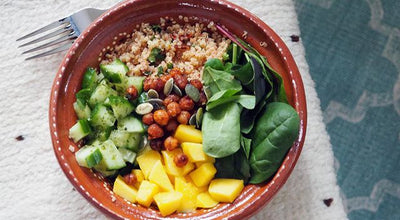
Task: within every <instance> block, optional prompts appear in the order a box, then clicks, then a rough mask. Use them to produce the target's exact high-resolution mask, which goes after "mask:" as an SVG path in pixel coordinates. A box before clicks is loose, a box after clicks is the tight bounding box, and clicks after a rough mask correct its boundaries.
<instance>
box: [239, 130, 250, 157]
mask: <svg viewBox="0 0 400 220" xmlns="http://www.w3.org/2000/svg"><path fill="white" fill-rule="evenodd" d="M240 146H242V149H243V151H244V154H245V155H246V159H249V157H250V150H251V139H250V138H246V137H244V136H243V135H242V136H241V138H240Z"/></svg>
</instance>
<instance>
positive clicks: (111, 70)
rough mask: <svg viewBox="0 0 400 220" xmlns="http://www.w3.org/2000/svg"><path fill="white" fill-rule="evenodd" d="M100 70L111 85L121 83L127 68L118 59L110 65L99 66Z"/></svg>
mask: <svg viewBox="0 0 400 220" xmlns="http://www.w3.org/2000/svg"><path fill="white" fill-rule="evenodd" d="M100 70H101V72H102V73H103V74H104V77H105V78H106V79H108V80H109V81H110V82H112V83H121V82H122V79H123V78H124V77H126V73H127V72H128V71H129V69H128V67H127V66H126V65H125V64H124V63H123V62H122V61H121V60H119V59H115V60H114V61H113V62H112V63H110V64H100Z"/></svg>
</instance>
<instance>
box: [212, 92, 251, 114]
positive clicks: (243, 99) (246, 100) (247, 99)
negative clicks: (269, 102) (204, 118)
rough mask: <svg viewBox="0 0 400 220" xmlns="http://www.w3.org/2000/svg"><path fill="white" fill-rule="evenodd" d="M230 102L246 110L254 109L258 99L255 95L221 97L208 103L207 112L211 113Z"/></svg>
mask: <svg viewBox="0 0 400 220" xmlns="http://www.w3.org/2000/svg"><path fill="white" fill-rule="evenodd" d="M213 97H214V96H213ZM210 100H211V99H210ZM229 102H236V103H238V104H240V105H241V106H242V107H244V108H246V109H253V108H254V107H255V105H256V98H255V97H254V96H253V95H234V96H227V97H221V98H219V99H217V100H215V101H208V103H207V106H206V110H207V111H209V110H211V109H213V108H215V107H217V106H220V105H222V104H225V103H229Z"/></svg>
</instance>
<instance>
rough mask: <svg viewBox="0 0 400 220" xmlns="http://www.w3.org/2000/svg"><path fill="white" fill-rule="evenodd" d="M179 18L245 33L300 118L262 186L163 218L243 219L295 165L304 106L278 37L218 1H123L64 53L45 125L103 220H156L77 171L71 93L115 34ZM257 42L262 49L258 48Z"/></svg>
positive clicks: (71, 174) (70, 172)
mask: <svg viewBox="0 0 400 220" xmlns="http://www.w3.org/2000/svg"><path fill="white" fill-rule="evenodd" d="M179 15H183V16H187V17H191V16H195V17H198V18H200V20H201V21H203V22H207V21H214V22H218V23H220V24H222V25H224V26H225V27H227V28H228V29H229V30H230V31H231V32H233V33H234V34H236V35H237V36H242V34H243V33H244V31H246V32H247V33H248V34H247V39H246V41H247V42H248V43H250V44H251V45H252V46H253V47H254V48H256V49H257V50H258V51H259V52H260V53H261V54H263V55H264V56H266V57H267V59H268V60H269V62H270V63H271V65H272V67H273V68H275V69H276V70H277V71H278V72H279V73H280V74H281V75H282V77H283V79H284V82H285V88H286V91H287V93H288V97H289V102H290V104H291V105H292V106H293V107H294V108H295V109H296V110H297V111H298V113H299V115H300V120H301V127H300V133H299V137H298V139H297V141H296V142H295V143H294V145H293V146H292V148H291V149H290V151H289V152H288V153H287V155H286V157H285V159H284V162H283V164H282V165H281V167H280V168H279V170H278V172H277V173H276V174H275V176H274V177H273V178H271V179H270V180H269V181H268V182H267V183H265V184H259V185H248V186H246V187H245V188H244V190H243V192H242V193H241V195H240V196H239V197H238V198H237V199H236V200H235V201H234V203H232V204H226V203H221V204H219V205H218V206H216V207H215V208H212V209H200V210H197V211H196V212H193V213H187V214H184V213H178V214H173V215H171V216H168V217H170V218H190V219H226V218H230V219H244V218H248V217H250V216H251V215H253V214H255V213H256V212H257V211H259V210H260V209H261V208H262V207H263V206H264V205H266V204H267V203H268V202H269V201H270V200H271V198H272V197H273V196H274V195H275V194H276V193H277V192H278V190H279V189H280V188H281V187H282V185H283V184H284V183H285V182H286V180H287V178H288V177H289V175H290V173H291V171H292V170H293V168H294V166H295V164H296V161H297V159H298V157H299V155H300V152H301V149H302V146H303V143H304V138H305V131H306V122H307V115H306V112H307V111H306V100H305V94H304V88H303V83H302V80H301V77H300V74H299V71H298V69H297V66H296V64H295V62H294V60H293V57H292V55H291V54H290V52H289V50H288V48H287V47H286V46H285V44H284V43H283V42H282V40H281V39H280V38H279V37H278V35H277V34H276V33H275V32H274V31H273V30H271V28H270V27H268V26H267V25H266V24H265V23H263V22H262V21H261V20H260V19H259V18H257V17H256V16H254V15H253V14H251V13H250V12H248V11H246V10H244V9H243V8H240V7H239V6H237V5H234V4H232V3H229V2H227V1H224V0H203V1H196V0H163V1H150V0H136V1H135V0H129V1H125V2H122V3H120V4H118V5H116V6H115V7H113V8H111V9H110V10H108V11H107V12H105V13H104V14H103V15H102V16H100V17H99V18H98V19H97V20H96V21H94V22H93V23H92V24H91V25H90V26H89V28H87V29H86V30H85V31H84V32H83V33H82V34H81V35H80V37H79V38H78V39H77V40H76V41H75V43H74V44H73V46H72V47H71V49H70V50H69V51H68V53H67V55H66V56H65V58H64V60H63V61H62V63H61V65H60V68H59V70H58V72H57V75H56V78H55V80H54V83H53V87H52V91H51V98H50V109H49V122H50V131H51V137H52V142H53V147H54V151H55V155H56V157H57V159H58V162H59V163H60V166H61V168H62V170H63V171H64V173H65V175H66V176H67V177H68V179H69V180H70V181H71V183H72V184H73V185H74V187H75V188H76V189H77V190H78V191H79V192H80V193H81V194H82V195H83V196H84V197H85V198H86V199H87V200H88V201H89V202H90V203H92V204H93V205H94V206H95V207H96V208H98V209H99V210H101V211H102V212H103V213H104V214H106V215H108V216H111V217H114V218H117V219H123V218H129V219H143V218H149V219H160V218H162V216H161V215H160V213H159V212H158V211H157V210H155V209H153V208H144V207H142V206H139V205H135V204H131V203H129V202H127V201H125V200H123V199H121V198H120V197H118V196H115V195H113V193H112V189H111V185H110V183H108V182H107V181H105V180H104V179H103V178H102V177H101V176H100V175H98V174H95V173H93V172H92V171H91V170H89V169H86V168H81V167H79V165H78V164H77V162H76V161H75V157H74V153H73V151H76V150H78V148H77V146H76V144H74V143H73V142H72V141H71V140H70V139H69V138H68V130H69V128H70V127H71V126H72V125H73V124H74V123H75V121H76V116H75V113H74V110H73V107H72V104H73V102H74V101H75V93H76V92H77V91H78V90H79V89H80V83H81V80H82V76H83V73H84V71H85V68H86V67H88V66H92V67H96V66H98V64H99V54H100V53H101V52H102V49H103V48H105V47H107V46H108V45H112V42H113V41H114V40H115V39H114V37H115V36H116V37H117V38H120V35H119V33H123V32H127V33H130V32H131V31H132V30H133V29H134V27H135V26H136V25H137V24H140V23H141V22H159V18H160V17H165V16H169V17H176V18H177V17H178V16H179ZM176 20H177V19H176ZM260 42H265V43H266V44H267V45H268V46H266V47H262V46H260Z"/></svg>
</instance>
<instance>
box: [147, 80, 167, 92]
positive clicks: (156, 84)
mask: <svg viewBox="0 0 400 220" xmlns="http://www.w3.org/2000/svg"><path fill="white" fill-rule="evenodd" d="M164 85H165V82H164V81H162V79H160V78H158V77H157V78H154V79H153V81H152V82H151V85H150V89H154V90H156V91H157V92H159V93H161V92H162V91H163V89H164Z"/></svg>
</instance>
